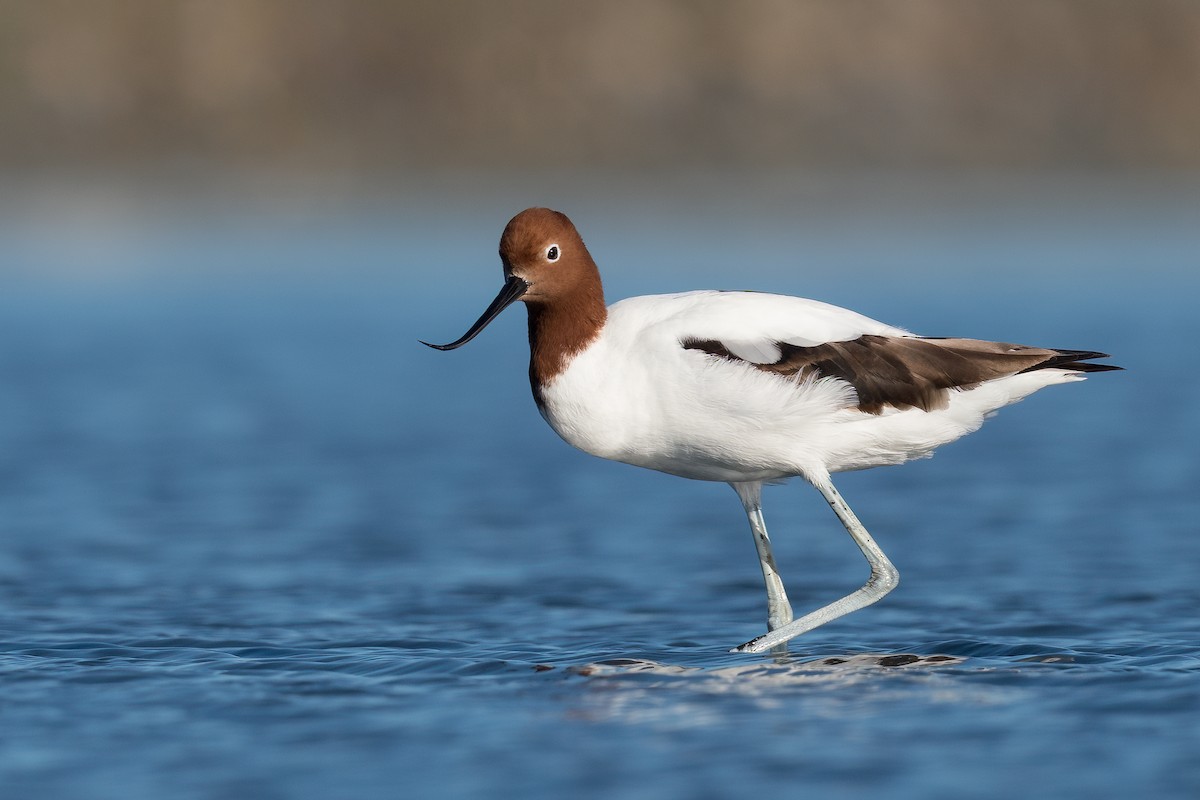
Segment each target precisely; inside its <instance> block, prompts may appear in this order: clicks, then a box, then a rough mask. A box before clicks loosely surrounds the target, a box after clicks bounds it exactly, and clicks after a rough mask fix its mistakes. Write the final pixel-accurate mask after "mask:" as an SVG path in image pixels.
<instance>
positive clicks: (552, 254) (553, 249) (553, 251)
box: [546, 244, 558, 261]
mask: <svg viewBox="0 0 1200 800" xmlns="http://www.w3.org/2000/svg"><path fill="white" fill-rule="evenodd" d="M546 260H547V261H558V245H556V244H552V245H550V246H549V247H547V248H546Z"/></svg>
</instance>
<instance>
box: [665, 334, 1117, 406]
mask: <svg viewBox="0 0 1200 800" xmlns="http://www.w3.org/2000/svg"><path fill="white" fill-rule="evenodd" d="M682 344H683V347H684V348H686V349H688V350H700V351H703V352H705V353H708V354H709V355H713V356H718V357H720V358H724V359H728V360H731V361H741V362H743V363H746V364H750V365H751V366H753V367H755V368H757V369H760V370H763V371H765V372H773V373H775V374H777V375H782V376H784V377H787V378H793V377H794V378H797V379H801V378H806V377H809V376H813V377H833V378H841V379H842V380H844V381H846V382H847V383H849V384H850V385H851V386H853V387H854V390H855V392H857V393H858V408H859V410H861V411H864V412H866V413H868V414H879V413H881V412H882V411H883V409H884V408H885V407H886V406H891V407H893V408H898V409H904V408H920V409H922V410H924V411H932V410H934V409H938V408H945V407H946V405H947V404H948V402H949V391H948V390H950V389H955V388H957V389H969V388H971V387H973V386H977V385H979V384H980V383H983V382H984V381H989V380H993V379H995V378H1003V377H1006V376H1008V375H1015V374H1017V373H1019V372H1028V371H1031V370H1035V369H1045V368H1048V367H1057V368H1060V369H1072V370H1078V371H1080V372H1095V371H1100V370H1106V369H1119V367H1113V366H1109V365H1107V364H1084V363H1079V362H1081V361H1082V360H1085V359H1090V358H1104V357H1106V356H1105V355H1104V354H1103V353H1095V352H1090V351H1084V350H1049V349H1045V348H1040V347H1026V346H1024V345H1018V344H1007V343H1004V342H986V341H982V340H979V339H931V338H919V337H915V336H911V337H910V336H875V335H864V336H860V337H859V338H857V339H851V340H850V341H846V342H828V343H826V344H820V345H816V346H814V347H799V346H797V345H793V344H787V343H786V342H778V343H777V346H778V347H779V350H780V357H779V360H778V361H776V362H774V363H773V364H754V363H752V362H749V361H745V360H744V359H740V358H738V357H737V356H735V355H733V353H731V352H730V351H729V349H728V348H726V347H725V345H723V344H722V343H721V342H719V341H716V340H711V339H706V340H701V339H687V340H685V341H684V342H683V343H682Z"/></svg>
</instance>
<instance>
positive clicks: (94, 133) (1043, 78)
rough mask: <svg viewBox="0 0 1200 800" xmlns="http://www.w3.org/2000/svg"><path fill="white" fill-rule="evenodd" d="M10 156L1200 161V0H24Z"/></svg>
mask: <svg viewBox="0 0 1200 800" xmlns="http://www.w3.org/2000/svg"><path fill="white" fill-rule="evenodd" d="M0 20H2V24H0V111H2V119H3V124H2V125H0V168H3V169H5V170H6V171H7V172H9V173H10V174H11V173H13V172H24V171H31V172H40V171H42V170H51V171H56V172H59V171H61V172H67V173H70V172H71V171H73V170H78V169H81V168H86V169H90V168H100V169H104V170H107V169H112V168H117V169H122V168H130V167H136V168H140V169H151V170H152V169H154V168H155V167H156V166H157V165H162V164H183V165H185V166H187V165H191V166H198V167H201V168H204V169H207V168H209V167H218V168H223V169H233V170H236V169H238V168H240V167H244V166H251V165H253V166H254V167H256V168H267V169H272V170H274V169H278V170H284V171H297V170H298V171H315V172H326V171H341V172H346V173H348V174H363V173H373V172H382V173H385V174H386V173H387V172H388V171H393V172H395V173H401V174H402V173H407V172H410V171H413V170H434V171H436V170H443V169H451V168H468V169H478V168H488V169H526V168H530V167H555V168H561V167H572V168H574V167H578V168H592V169H594V168H605V169H606V168H628V169H639V168H643V167H647V166H651V165H653V166H655V167H660V168H667V169H673V168H688V167H693V166H703V167H706V168H711V167H734V168H737V167H775V166H783V167H799V168H808V167H834V168H841V167H852V168H857V167H863V168H869V169H874V168H893V167H895V168H904V169H909V168H915V169H925V168H959V167H985V168H997V167H999V168H1006V167H1017V168H1022V169H1028V170H1041V169H1046V168H1052V167H1069V168H1073V169H1074V168H1084V169H1102V170H1109V169H1152V170H1162V169H1167V170H1176V169H1180V170H1182V169H1189V170H1190V169H1195V168H1197V167H1200V2H1195V0H904V1H903V2H900V1H899V0H896V1H894V2H887V1H880V0H824V1H820V0H818V1H816V2H788V1H786V0H740V1H739V2H736V3H735V2H685V1H683V0H674V1H672V0H653V1H650V2H646V1H638V0H619V1H617V2H607V3H595V2H586V3H583V2H553V1H552V0H519V1H518V2H503V3H501V2H489V1H488V0H458V1H450V2H426V1H424V0H422V1H419V2H418V1H414V0H409V1H408V2H378V1H371V0H349V1H348V2H330V1H328V0H324V1H320V2H317V1H315V0H4V2H2V3H0Z"/></svg>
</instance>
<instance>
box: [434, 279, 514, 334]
mask: <svg viewBox="0 0 1200 800" xmlns="http://www.w3.org/2000/svg"><path fill="white" fill-rule="evenodd" d="M527 291H529V284H528V283H526V282H525V281H524V280H523V279H521V278H518V277H517V276H516V275H509V276H508V278H506V279H505V281H504V286H503V287H502V288H501V289H500V294H498V295H496V299H495V300H493V301H492V304H491V305H490V306H488V307H487V311H484V312H483V314H482V316H480V317H479V319H477V320H475V324H474V325H472V326H471V329H470V330H468V331H467V332H466V333H464V334H463V335H462V338H461V339H458V340H457V341H453V342H450V344H430V343H429V342H425V341H422V342H421V344H423V345H425V346H426V347H432V348H433V349H434V350H454V349H455V348H457V347H462V346H463V345H464V344H466V343H467V342H469V341H471V340H472V339H474V338H475V337H476V336H478V335H479V332H480V331H481V330H483V329H484V328H486V327H487V326H488V323H489V322H491V321H492V320H494V319H495V318H496V317H497V315H499V313H500V312H501V311H503V310H504V309H506V308H508V307H509V306H511V305H512V304H513V303H515V302H516V301H517V300H519V299H520V298H521V295H523V294H525V292H527Z"/></svg>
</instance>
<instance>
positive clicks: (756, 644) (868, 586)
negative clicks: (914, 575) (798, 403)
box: [731, 477, 900, 653]
mask: <svg viewBox="0 0 1200 800" xmlns="http://www.w3.org/2000/svg"><path fill="white" fill-rule="evenodd" d="M813 485H815V486H816V487H817V490H818V491H820V492H821V494H822V495H823V496H824V497H825V500H826V502H828V503H829V506H830V508H832V509H833V513H835V514H837V515H838V519H840V520H841V521H842V524H843V525H845V526H846V532H847V533H849V534H850V537H851V538H852V539H854V542H855V544H857V545H858V547H859V549H860V550H862V553H863V555H864V556H866V557H867V563H868V564H870V565H871V577H870V578H868V579H867V582H866V583H865V584H863V586H862V588H860V589H859V590H858V591H856V592H852V593H850V594H848V595H846V596H845V597H843V598H842V599H841V600H838V601H836V602H833V603H830V604H829V605H827V606H825V607H823V608H818V609H817V610H816V611H813V612H811V613H808V614H805V615H804V616H803V617H801V618H800V619H798V620H795V621H794V622H790V623H788V624H787V625H784V626H783V627H781V628H776V629H774V630H772V631H770V632H769V633H765V634H763V635H762V636H759V637H757V638H754V639H751V640H750V641H748V642H746V643H745V644H744V645H742V646H741V647H736V648H734V649H733V650H732V651H731V652H735V653H762V652H765V651H767V650H770V649H772V648H774V647H778V646H779V645H781V644H783V643H784V642H787V641H788V640H789V639H792V638H794V637H796V636H799V635H800V634H802V633H804V632H805V631H810V630H812V629H813V628H816V627H818V626H820V625H824V624H825V623H826V622H829V621H831V620H835V619H837V618H838V617H841V616H845V615H846V614H849V613H850V612H851V611H857V610H858V609H860V608H863V607H864V606H869V605H871V604H872V603H874V602H875V601H877V600H879V599H880V598H882V597H883V596H884V595H886V594H887V593H888V592H890V591H891V590H892V589H895V588H896V585H897V584H898V583H899V582H900V573H898V572H897V571H896V568H895V567H894V566H892V562H891V561H888V558H887V556H885V555H884V554H883V551H882V550H880V549H879V545H877V544H875V540H874V539H872V538H871V534H869V533H867V529H866V528H864V527H863V524H862V523H861V522H859V521H858V517H856V516H855V515H854V512H853V511H851V510H850V506H848V505H846V501H845V500H843V499H842V496H841V495H840V494H839V493H838V490H837V489H836V488H834V486H833V483H831V482H830V480H829V478H828V477H826V478H824V479H823V480H820V481H814V484H813ZM735 488H736V487H735ZM739 493H740V492H739ZM764 570H765V568H764Z"/></svg>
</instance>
